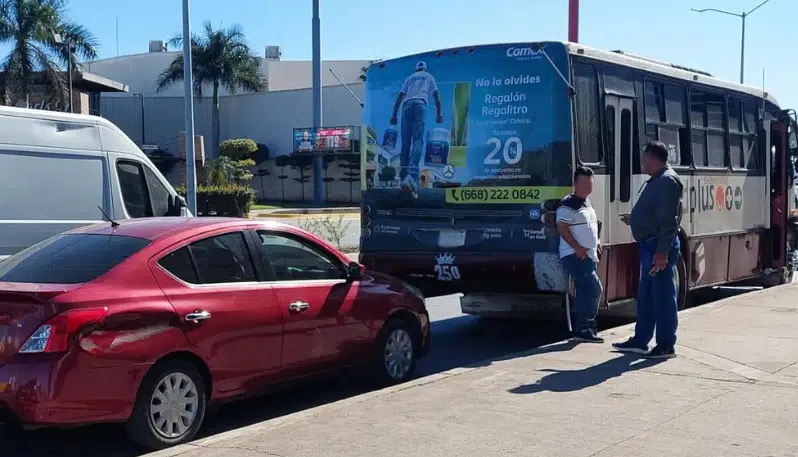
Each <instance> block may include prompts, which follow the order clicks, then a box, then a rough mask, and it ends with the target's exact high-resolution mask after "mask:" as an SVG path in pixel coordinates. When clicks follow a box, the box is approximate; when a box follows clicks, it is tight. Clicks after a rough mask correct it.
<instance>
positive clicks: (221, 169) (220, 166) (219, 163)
mask: <svg viewBox="0 0 798 457" xmlns="http://www.w3.org/2000/svg"><path fill="white" fill-rule="evenodd" d="M205 172H206V174H207V177H208V184H209V185H211V186H221V185H224V184H227V183H229V182H230V181H232V180H233V175H234V174H235V165H233V161H232V160H231V159H230V157H225V156H222V157H219V158H217V159H213V160H211V161H209V162H208V164H207V165H205Z"/></svg>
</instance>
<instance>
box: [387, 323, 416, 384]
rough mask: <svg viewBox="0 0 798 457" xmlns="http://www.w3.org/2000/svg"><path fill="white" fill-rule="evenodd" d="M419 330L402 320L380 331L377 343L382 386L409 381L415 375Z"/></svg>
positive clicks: (389, 324) (388, 324)
mask: <svg viewBox="0 0 798 457" xmlns="http://www.w3.org/2000/svg"><path fill="white" fill-rule="evenodd" d="M417 333H418V329H416V328H414V327H413V326H412V325H410V324H409V323H407V322H406V321H404V320H401V319H391V320H389V321H388V322H386V323H385V326H384V327H383V328H382V330H381V331H380V337H379V340H378V343H377V350H378V354H377V360H376V365H377V375H378V376H379V380H380V382H381V383H382V384H387V385H393V384H399V383H402V382H405V381H407V380H408V379H410V377H411V376H412V375H413V370H414V369H415V366H416V360H417V354H418V352H419V350H420V348H419V344H418V338H416V335H417Z"/></svg>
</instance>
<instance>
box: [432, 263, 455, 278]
mask: <svg viewBox="0 0 798 457" xmlns="http://www.w3.org/2000/svg"><path fill="white" fill-rule="evenodd" d="M435 273H436V274H437V275H438V281H451V280H452V279H460V269H459V268H457V267H456V266H455V265H435Z"/></svg>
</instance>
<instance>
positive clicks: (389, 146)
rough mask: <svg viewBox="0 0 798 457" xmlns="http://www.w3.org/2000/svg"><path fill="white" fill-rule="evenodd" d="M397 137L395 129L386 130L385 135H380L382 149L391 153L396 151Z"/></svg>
mask: <svg viewBox="0 0 798 457" xmlns="http://www.w3.org/2000/svg"><path fill="white" fill-rule="evenodd" d="M397 136H398V132H397V131H396V129H393V128H387V129H385V133H383V135H382V147H383V148H385V150H386V151H388V152H393V150H394V149H396V138H397Z"/></svg>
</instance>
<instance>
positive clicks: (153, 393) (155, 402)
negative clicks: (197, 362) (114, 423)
mask: <svg viewBox="0 0 798 457" xmlns="http://www.w3.org/2000/svg"><path fill="white" fill-rule="evenodd" d="M206 403H207V398H206V394H205V383H204V381H203V378H202V376H201V375H200V374H199V372H198V371H197V369H196V368H195V367H194V365H192V364H191V363H189V362H186V361H183V360H168V361H166V362H164V363H161V364H157V365H155V367H153V368H152V369H151V371H150V373H148V374H147V376H146V378H145V379H144V382H142V384H141V387H140V388H139V393H138V397H137V398H136V405H135V408H134V410H133V415H132V416H131V417H130V420H129V421H128V423H127V431H128V434H129V435H130V437H131V438H132V439H133V440H134V441H135V442H136V443H138V444H139V445H141V446H143V447H145V448H147V449H149V450H158V449H164V448H167V447H170V446H174V445H177V444H180V443H185V442H186V441H189V440H191V439H192V438H194V436H195V435H196V434H197V431H199V429H200V426H202V420H203V419H204V418H205V409H206Z"/></svg>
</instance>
